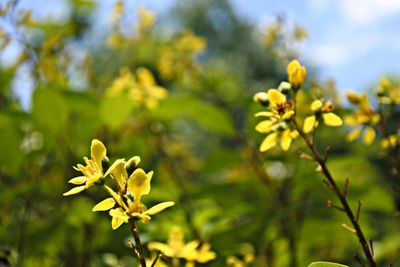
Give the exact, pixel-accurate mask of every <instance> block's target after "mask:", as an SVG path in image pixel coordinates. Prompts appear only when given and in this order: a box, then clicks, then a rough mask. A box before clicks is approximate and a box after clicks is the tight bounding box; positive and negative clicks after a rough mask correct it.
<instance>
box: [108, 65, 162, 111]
mask: <svg viewBox="0 0 400 267" xmlns="http://www.w3.org/2000/svg"><path fill="white" fill-rule="evenodd" d="M123 93H127V94H128V97H129V98H131V99H132V101H134V102H135V103H136V104H139V105H143V106H145V107H146V108H148V109H154V108H156V107H157V106H158V103H159V101H160V100H162V99H165V98H166V97H167V95H168V91H167V89H165V88H164V87H161V86H159V85H157V83H156V81H155V79H154V76H153V74H152V73H151V72H150V71H149V70H148V69H146V68H144V67H140V68H138V69H137V70H136V77H134V76H133V74H132V73H131V72H130V70H129V69H128V68H126V67H125V68H122V69H121V70H120V73H119V76H118V77H117V78H116V79H115V80H114V81H113V83H112V84H111V86H110V87H109V88H108V89H107V95H109V96H115V95H120V94H123Z"/></svg>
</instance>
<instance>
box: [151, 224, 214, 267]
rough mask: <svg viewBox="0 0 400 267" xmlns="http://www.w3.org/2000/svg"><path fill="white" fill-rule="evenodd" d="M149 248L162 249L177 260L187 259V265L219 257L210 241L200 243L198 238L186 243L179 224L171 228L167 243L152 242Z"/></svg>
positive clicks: (173, 259)
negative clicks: (212, 249)
mask: <svg viewBox="0 0 400 267" xmlns="http://www.w3.org/2000/svg"><path fill="white" fill-rule="evenodd" d="M148 248H149V249H150V250H153V251H160V252H161V253H162V254H163V255H164V256H166V257H169V258H171V259H172V261H173V262H174V261H175V262H176V261H179V259H185V260H186V265H185V266H186V267H192V266H195V262H198V263H206V262H209V261H211V260H213V259H215V258H216V257H217V254H216V253H215V252H213V251H210V248H211V246H210V244H209V243H200V242H199V241H198V240H193V241H190V242H189V243H186V244H185V240H184V234H183V231H182V229H181V228H180V227H179V226H174V227H172V228H171V230H170V233H169V238H168V241H167V243H166V244H165V243H160V242H150V243H149V244H148Z"/></svg>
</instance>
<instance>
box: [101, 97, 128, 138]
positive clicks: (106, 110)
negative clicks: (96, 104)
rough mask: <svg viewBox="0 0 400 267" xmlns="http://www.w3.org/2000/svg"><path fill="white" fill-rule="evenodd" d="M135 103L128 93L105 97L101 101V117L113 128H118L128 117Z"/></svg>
mask: <svg viewBox="0 0 400 267" xmlns="http://www.w3.org/2000/svg"><path fill="white" fill-rule="evenodd" d="M133 106H134V103H133V101H132V100H131V99H129V98H128V97H127V96H126V95H119V96H112V97H105V98H104V99H103V100H102V101H101V103H100V117H101V119H102V121H103V122H104V123H105V124H106V125H107V126H109V127H110V128H111V129H113V130H116V129H117V128H118V127H120V126H122V124H123V123H124V122H125V121H126V120H127V119H128V117H129V115H130V113H131V111H132V109H133Z"/></svg>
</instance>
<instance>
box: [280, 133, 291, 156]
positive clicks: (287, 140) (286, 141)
mask: <svg viewBox="0 0 400 267" xmlns="http://www.w3.org/2000/svg"><path fill="white" fill-rule="evenodd" d="M290 133H291V131H290V129H286V130H285V131H284V132H283V133H282V136H281V147H282V149H283V150H284V151H288V150H289V147H290V144H291V143H292V137H291V136H290Z"/></svg>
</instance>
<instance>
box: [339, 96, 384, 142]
mask: <svg viewBox="0 0 400 267" xmlns="http://www.w3.org/2000/svg"><path fill="white" fill-rule="evenodd" d="M346 96H347V100H348V101H349V102H350V103H351V104H353V105H355V106H356V107H357V110H356V111H355V112H354V113H353V114H352V115H350V116H347V117H346V118H345V122H346V124H348V125H350V126H352V127H355V128H354V129H353V130H352V131H351V132H350V133H349V134H348V135H347V140H348V141H349V142H352V141H354V140H355V139H357V138H358V137H359V136H360V135H362V136H363V137H362V140H363V142H364V144H366V145H370V144H372V143H373V142H374V140H375V136H376V131H375V129H374V128H375V126H376V125H377V124H378V123H379V122H380V120H381V116H380V115H379V114H378V113H376V112H374V110H373V109H372V107H371V104H370V102H369V100H368V97H367V96H366V95H357V94H356V93H354V92H348V93H347V94H346Z"/></svg>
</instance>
